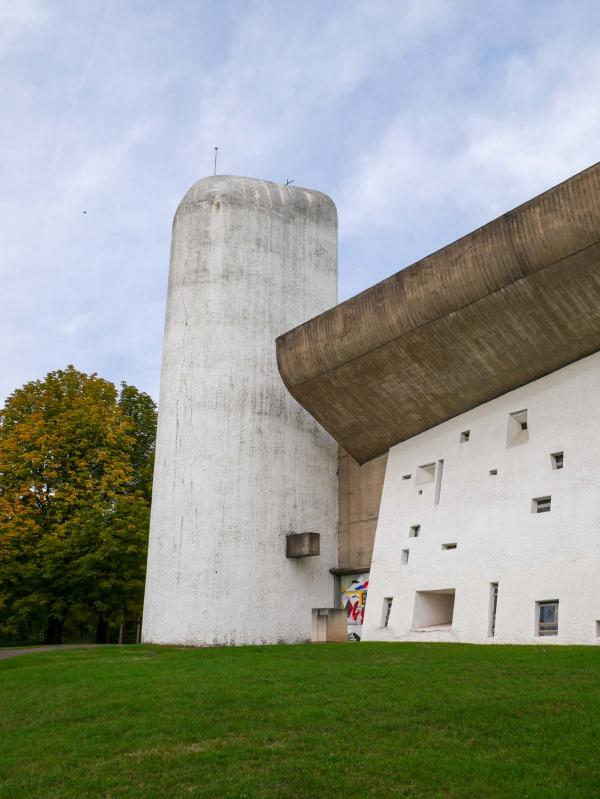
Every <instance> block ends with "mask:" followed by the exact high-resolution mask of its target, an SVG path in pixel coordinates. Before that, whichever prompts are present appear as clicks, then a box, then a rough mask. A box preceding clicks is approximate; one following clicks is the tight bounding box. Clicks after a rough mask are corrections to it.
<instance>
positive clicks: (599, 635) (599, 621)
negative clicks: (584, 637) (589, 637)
mask: <svg viewBox="0 0 600 799" xmlns="http://www.w3.org/2000/svg"><path fill="white" fill-rule="evenodd" d="M596 638H600V619H596Z"/></svg>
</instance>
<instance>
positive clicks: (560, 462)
mask: <svg viewBox="0 0 600 799" xmlns="http://www.w3.org/2000/svg"><path fill="white" fill-rule="evenodd" d="M550 461H551V463H552V468H553V469H562V468H563V466H564V463H565V453H564V452H553V453H552V455H550Z"/></svg>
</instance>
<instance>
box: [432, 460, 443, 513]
mask: <svg viewBox="0 0 600 799" xmlns="http://www.w3.org/2000/svg"><path fill="white" fill-rule="evenodd" d="M443 474H444V461H443V460H442V461H438V462H437V467H436V470H435V493H434V495H433V504H434V505H439V504H440V494H441V493H442V476H443Z"/></svg>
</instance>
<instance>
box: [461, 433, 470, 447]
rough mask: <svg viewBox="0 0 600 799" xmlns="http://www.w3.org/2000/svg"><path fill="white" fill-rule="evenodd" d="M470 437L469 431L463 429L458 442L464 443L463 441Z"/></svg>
mask: <svg viewBox="0 0 600 799" xmlns="http://www.w3.org/2000/svg"><path fill="white" fill-rule="evenodd" d="M470 437H471V431H470V430H463V431H462V433H461V434H460V443H461V444H464V443H465V441H468V440H469V438H470Z"/></svg>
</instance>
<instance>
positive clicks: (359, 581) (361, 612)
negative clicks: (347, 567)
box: [340, 572, 369, 641]
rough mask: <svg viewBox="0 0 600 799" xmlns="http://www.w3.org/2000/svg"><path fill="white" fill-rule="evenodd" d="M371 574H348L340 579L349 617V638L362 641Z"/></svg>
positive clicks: (341, 591)
mask: <svg viewBox="0 0 600 799" xmlns="http://www.w3.org/2000/svg"><path fill="white" fill-rule="evenodd" d="M368 588H369V573H368V572H366V573H365V574H346V575H344V576H343V577H340V594H341V604H342V607H343V608H345V609H346V615H347V617H348V638H349V639H350V640H352V641H360V639H361V635H362V625H363V619H364V616H365V606H366V604H367V590H368Z"/></svg>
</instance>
